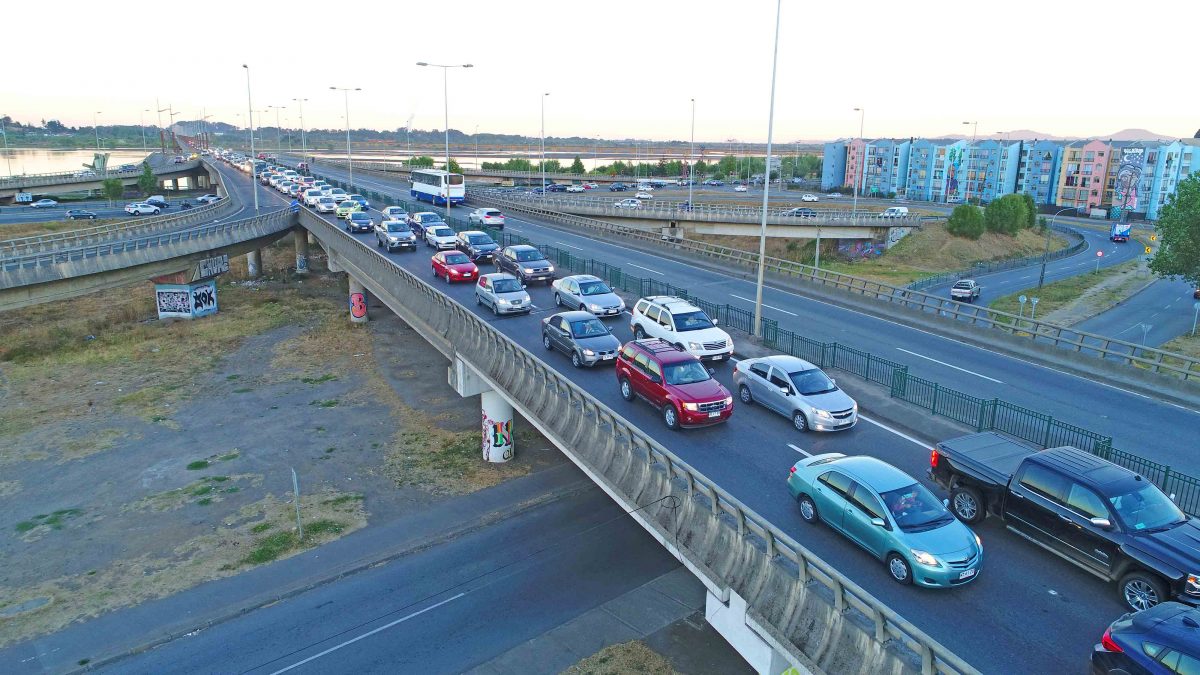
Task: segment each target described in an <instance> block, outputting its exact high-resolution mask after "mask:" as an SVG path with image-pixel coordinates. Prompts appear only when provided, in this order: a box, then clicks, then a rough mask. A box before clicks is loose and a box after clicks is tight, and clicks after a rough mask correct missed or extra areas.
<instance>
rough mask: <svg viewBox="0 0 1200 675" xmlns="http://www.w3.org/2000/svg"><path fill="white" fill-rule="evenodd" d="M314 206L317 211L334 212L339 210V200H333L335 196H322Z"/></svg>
mask: <svg viewBox="0 0 1200 675" xmlns="http://www.w3.org/2000/svg"><path fill="white" fill-rule="evenodd" d="M313 208H315V209H316V210H317V213H333V212H334V211H336V210H337V202H335V201H333V197H321V198H320V199H318V200H317V202H316V203H315V204H313Z"/></svg>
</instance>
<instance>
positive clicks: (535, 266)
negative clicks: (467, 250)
mask: <svg viewBox="0 0 1200 675" xmlns="http://www.w3.org/2000/svg"><path fill="white" fill-rule="evenodd" d="M496 271H497V272H508V273H509V274H511V275H513V276H515V277H516V278H518V279H520V280H521V283H523V284H527V283H529V282H530V281H545V282H546V283H547V284H549V283H550V282H552V281H553V280H554V265H552V264H550V261H549V260H546V256H545V255H544V254H542V252H541V251H539V250H538V249H537V248H536V247H533V246H529V245H527V244H519V245H516V246H509V247H506V248H505V249H504V250H503V251H501V252H500V254H499V255H497V256H496Z"/></svg>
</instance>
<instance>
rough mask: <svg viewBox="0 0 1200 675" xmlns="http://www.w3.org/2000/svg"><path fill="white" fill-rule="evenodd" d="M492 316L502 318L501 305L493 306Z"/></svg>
mask: <svg viewBox="0 0 1200 675" xmlns="http://www.w3.org/2000/svg"><path fill="white" fill-rule="evenodd" d="M492 314H493V315H495V316H500V305H497V304H494V303H493V304H492Z"/></svg>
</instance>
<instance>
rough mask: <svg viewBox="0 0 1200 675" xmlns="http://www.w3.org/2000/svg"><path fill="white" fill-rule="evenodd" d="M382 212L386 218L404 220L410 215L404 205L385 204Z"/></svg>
mask: <svg viewBox="0 0 1200 675" xmlns="http://www.w3.org/2000/svg"><path fill="white" fill-rule="evenodd" d="M380 213H382V214H383V219H384V220H404V218H405V216H407V215H408V214H407V213H406V212H405V211H404V207H403V206H385V207H383V210H382V211H380Z"/></svg>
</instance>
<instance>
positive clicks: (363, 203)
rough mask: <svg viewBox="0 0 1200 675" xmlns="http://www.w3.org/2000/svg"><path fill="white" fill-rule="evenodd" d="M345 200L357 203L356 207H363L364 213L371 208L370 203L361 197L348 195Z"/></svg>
mask: <svg viewBox="0 0 1200 675" xmlns="http://www.w3.org/2000/svg"><path fill="white" fill-rule="evenodd" d="M346 199H352V200H354V201H356V202H358V205H359V206H361V207H363V210H364V211H366V210H367V209H369V208H371V202H369V201H367V198H366V197H364V196H362V195H350V196H349V197H346Z"/></svg>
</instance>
